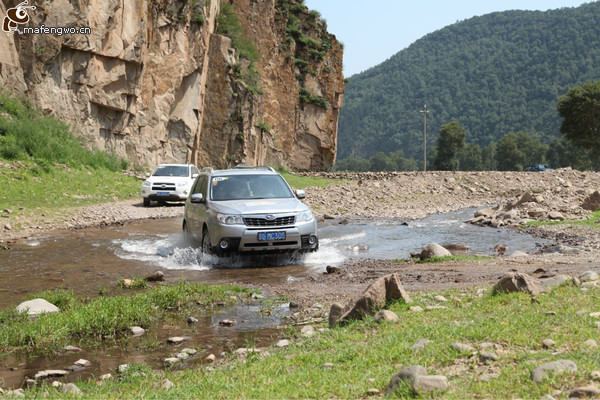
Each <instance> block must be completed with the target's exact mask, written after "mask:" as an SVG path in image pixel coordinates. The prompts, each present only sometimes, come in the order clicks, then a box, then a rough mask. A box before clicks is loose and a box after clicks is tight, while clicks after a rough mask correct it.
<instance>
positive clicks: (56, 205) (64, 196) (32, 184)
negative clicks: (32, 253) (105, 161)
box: [0, 161, 140, 229]
mask: <svg viewBox="0 0 600 400" xmlns="http://www.w3.org/2000/svg"><path fill="white" fill-rule="evenodd" d="M0 187H2V192H0V211H2V210H4V209H9V210H11V211H12V213H11V214H9V217H10V218H9V219H7V220H6V222H10V224H11V225H12V226H13V228H16V229H19V228H23V227H27V226H29V225H31V223H32V218H37V217H40V216H41V217H43V218H44V219H45V220H63V219H64V218H65V217H66V216H69V215H72V214H74V213H75V211H76V209H75V208H76V207H81V206H86V205H91V204H98V203H105V202H111V201H116V200H124V199H131V198H135V197H137V196H139V190H140V181H139V180H138V179H136V178H133V177H129V176H126V175H123V174H122V173H121V172H112V171H110V170H107V169H104V168H101V169H93V168H87V167H82V168H71V167H68V166H66V165H62V166H60V165H56V166H54V168H53V169H52V170H51V171H49V172H45V171H43V170H41V169H40V168H39V166H38V164H36V163H35V162H34V161H24V162H20V161H16V162H12V163H10V164H5V165H3V166H2V167H0Z"/></svg>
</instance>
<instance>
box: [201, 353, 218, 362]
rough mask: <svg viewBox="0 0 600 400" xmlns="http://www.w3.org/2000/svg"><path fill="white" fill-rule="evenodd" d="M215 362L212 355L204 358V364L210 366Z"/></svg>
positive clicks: (214, 357) (215, 358)
mask: <svg viewBox="0 0 600 400" xmlns="http://www.w3.org/2000/svg"><path fill="white" fill-rule="evenodd" d="M216 360H217V357H216V356H215V355H214V354H211V355H209V356H206V357H204V362H207V363H210V364H212V363H214V362H215V361H216Z"/></svg>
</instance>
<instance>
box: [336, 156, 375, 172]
mask: <svg viewBox="0 0 600 400" xmlns="http://www.w3.org/2000/svg"><path fill="white" fill-rule="evenodd" d="M370 168H371V163H370V162H369V160H366V159H364V158H347V159H345V160H337V161H336V162H335V165H334V166H333V170H334V171H356V172H364V171H369V170H370Z"/></svg>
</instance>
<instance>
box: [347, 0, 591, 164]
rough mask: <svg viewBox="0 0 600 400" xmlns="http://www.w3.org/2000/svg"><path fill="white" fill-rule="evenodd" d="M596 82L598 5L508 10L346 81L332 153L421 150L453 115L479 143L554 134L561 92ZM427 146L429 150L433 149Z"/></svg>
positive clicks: (457, 27)
mask: <svg viewBox="0 0 600 400" xmlns="http://www.w3.org/2000/svg"><path fill="white" fill-rule="evenodd" d="M598 79H600V2H593V3H587V4H584V5H582V6H580V7H577V8H561V9H558V10H551V11H545V12H542V11H505V12H497V13H492V14H487V15H484V16H481V17H474V18H471V19H468V20H465V21H462V22H458V23H456V24H454V25H450V26H448V27H446V28H443V29H440V30H438V31H435V32H433V33H431V34H428V35H426V36H425V37H423V38H421V39H419V40H418V41H416V42H415V43H413V44H412V45H411V46H410V47H408V48H406V49H404V50H402V51H400V52H399V53H397V54H395V55H394V56H393V57H391V58H390V59H388V60H387V61H385V62H383V63H382V64H379V65H378V66H376V67H373V68H371V69H369V70H367V71H365V72H363V73H361V74H357V75H353V76H352V77H351V78H350V81H349V82H348V83H347V84H346V87H345V94H344V108H343V110H342V112H341V114H340V119H339V130H338V159H344V158H349V157H362V158H367V157H371V156H373V155H374V154H375V153H376V152H378V151H383V152H385V153H389V152H393V151H398V150H402V151H403V152H404V155H405V156H406V157H411V158H414V159H417V160H419V159H422V157H423V122H424V121H423V113H421V112H420V110H423V106H424V105H425V104H427V108H428V109H429V113H428V114H427V142H428V144H427V148H428V150H429V149H430V148H432V147H433V146H434V145H435V143H436V140H437V137H438V134H439V129H440V127H441V126H442V125H445V124H447V123H449V122H452V121H457V122H459V123H460V124H461V125H462V126H463V127H464V128H465V129H466V132H467V136H466V141H467V143H475V144H478V145H479V146H481V147H483V146H486V145H488V144H489V143H490V142H492V141H494V142H497V141H498V140H499V139H500V138H501V137H502V136H504V135H505V134H506V133H508V132H510V131H514V132H518V131H524V132H526V133H528V134H530V135H531V136H533V137H538V138H540V139H541V140H542V141H543V142H549V141H550V140H551V139H552V138H553V137H557V136H560V132H559V128H560V123H561V119H560V117H559V116H558V113H557V111H556V104H557V100H558V97H559V96H561V95H563V94H564V93H566V91H567V90H568V89H569V88H570V87H573V86H576V85H580V84H582V83H584V82H586V81H589V80H598ZM430 146H431V147H430Z"/></svg>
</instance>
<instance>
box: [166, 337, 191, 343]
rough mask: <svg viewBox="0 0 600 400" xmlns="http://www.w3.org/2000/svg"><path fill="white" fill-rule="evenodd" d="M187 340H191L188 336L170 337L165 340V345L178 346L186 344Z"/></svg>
mask: <svg viewBox="0 0 600 400" xmlns="http://www.w3.org/2000/svg"><path fill="white" fill-rule="evenodd" d="M188 340H192V338H191V337H189V336H172V337H170V338H168V339H167V343H170V344H180V343H183V342H186V341H188Z"/></svg>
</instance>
